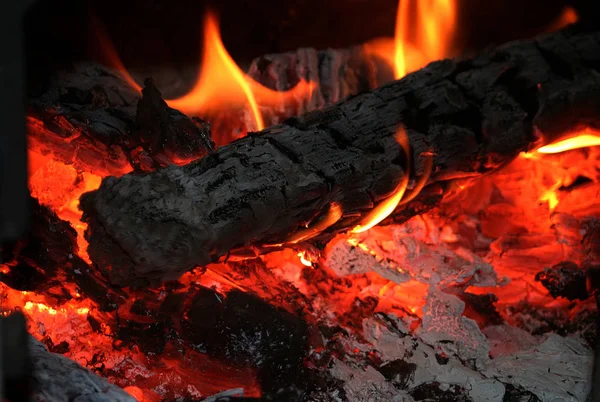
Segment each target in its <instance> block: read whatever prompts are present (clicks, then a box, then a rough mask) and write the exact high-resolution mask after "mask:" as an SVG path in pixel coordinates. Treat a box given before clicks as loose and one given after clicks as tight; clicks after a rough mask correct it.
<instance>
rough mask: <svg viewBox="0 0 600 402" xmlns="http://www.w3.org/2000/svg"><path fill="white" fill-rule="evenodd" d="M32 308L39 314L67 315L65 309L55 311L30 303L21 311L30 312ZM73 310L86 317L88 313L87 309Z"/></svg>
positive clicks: (45, 306) (41, 304)
mask: <svg viewBox="0 0 600 402" xmlns="http://www.w3.org/2000/svg"><path fill="white" fill-rule="evenodd" d="M34 308H35V309H36V310H37V311H38V312H40V313H48V314H50V315H56V314H57V313H61V314H63V315H66V314H68V309H66V308H61V309H59V310H56V309H54V308H52V307H49V306H47V305H46V304H44V303H34V302H31V301H28V302H26V303H25V305H24V306H23V309H24V310H26V311H32V310H33V309H34ZM73 310H74V311H75V312H76V313H77V314H79V315H86V314H87V313H89V312H90V309H89V308H88V307H79V308H74V309H73Z"/></svg>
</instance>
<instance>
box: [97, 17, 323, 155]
mask: <svg viewBox="0 0 600 402" xmlns="http://www.w3.org/2000/svg"><path fill="white" fill-rule="evenodd" d="M95 25H96V32H98V38H99V39H100V44H101V49H102V51H103V52H104V56H105V59H106V62H107V64H108V65H109V66H111V67H112V68H114V69H115V70H117V71H118V73H119V74H120V76H121V77H122V78H123V80H124V81H126V82H127V83H128V84H129V85H130V86H131V87H132V88H134V89H136V90H138V91H141V88H140V86H139V85H138V84H137V82H136V81H135V79H134V78H133V77H132V76H131V74H129V72H128V71H127V70H126V69H125V67H124V66H123V63H122V62H121V60H120V59H119V56H118V54H117V52H116V50H115V49H114V46H113V45H112V43H111V41H110V40H109V39H108V38H107V35H106V34H105V33H104V31H103V30H102V29H101V28H100V24H98V23H96V24H95ZM203 49H204V50H203V56H202V63H201V65H200V68H199V70H198V78H197V80H196V83H195V84H194V86H193V87H192V89H191V90H190V91H189V92H188V93H187V94H185V95H183V96H181V97H179V98H175V99H167V100H166V102H167V104H168V105H169V106H170V107H172V108H174V109H178V110H180V111H181V112H183V113H185V114H187V115H190V116H199V117H204V118H208V117H211V116H215V115H218V114H219V113H222V112H223V111H231V110H245V109H246V108H248V109H249V110H250V112H251V118H250V120H251V121H250V122H246V126H251V127H247V129H248V131H260V130H262V129H264V128H265V120H264V117H263V115H262V113H261V110H260V109H261V107H264V108H267V109H269V110H273V109H275V108H276V107H277V106H279V105H286V104H290V103H293V102H297V101H300V100H304V99H310V97H311V96H312V94H313V92H314V90H315V89H316V86H315V84H314V83H313V82H309V81H306V80H300V81H299V82H298V83H297V84H296V85H295V86H294V87H293V88H290V89H288V90H286V91H276V90H272V89H269V88H267V87H265V86H263V85H261V84H259V83H258V82H256V81H254V80H253V79H251V78H250V77H248V76H247V75H246V74H245V73H244V72H243V71H242V70H241V69H240V67H239V66H238V65H237V64H236V63H235V61H234V60H233V58H232V57H231V55H230V54H229V53H228V52H227V49H226V48H225V45H224V44H223V41H222V40H221V35H220V33H219V21H218V18H217V16H216V14H214V13H212V12H208V13H207V15H206V18H205V21H204V40H203ZM213 136H214V137H215V138H214V140H215V142H216V143H217V145H225V144H226V143H228V142H229V141H230V140H231V139H232V138H231V135H225V134H221V133H214V132H213ZM186 162H189V161H186Z"/></svg>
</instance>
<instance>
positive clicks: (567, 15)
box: [544, 6, 579, 32]
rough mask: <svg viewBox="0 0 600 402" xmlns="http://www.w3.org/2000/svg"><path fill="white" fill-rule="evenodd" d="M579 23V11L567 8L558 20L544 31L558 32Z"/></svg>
mask: <svg viewBox="0 0 600 402" xmlns="http://www.w3.org/2000/svg"><path fill="white" fill-rule="evenodd" d="M577 21H579V15H578V14H577V11H575V9H573V7H571V6H566V7H565V8H564V9H563V10H562V12H561V13H560V15H559V16H558V17H556V19H555V20H554V21H553V22H552V23H550V25H548V27H547V28H546V29H545V30H544V31H546V32H552V31H558V30H560V29H562V28H564V27H566V26H567V25H571V24H574V23H576V22H577Z"/></svg>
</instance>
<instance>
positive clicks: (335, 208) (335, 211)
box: [288, 202, 344, 244]
mask: <svg viewBox="0 0 600 402" xmlns="http://www.w3.org/2000/svg"><path fill="white" fill-rule="evenodd" d="M343 213H344V211H343V209H342V206H341V205H340V204H338V203H336V202H332V203H331V205H330V206H329V211H328V212H327V215H326V216H325V218H323V219H321V220H319V221H318V222H316V223H315V224H314V225H312V226H309V227H307V228H305V229H302V230H299V231H297V232H296V233H294V234H293V235H292V236H291V237H290V239H288V242H289V243H292V244H296V243H300V242H301V241H303V240H306V239H309V238H311V237H313V236H315V235H316V234H318V233H319V232H322V231H323V230H325V229H327V228H328V227H329V226H331V225H333V224H334V223H336V222H337V221H339V220H340V218H341V217H342V215H343Z"/></svg>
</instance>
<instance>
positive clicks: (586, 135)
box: [521, 128, 600, 211]
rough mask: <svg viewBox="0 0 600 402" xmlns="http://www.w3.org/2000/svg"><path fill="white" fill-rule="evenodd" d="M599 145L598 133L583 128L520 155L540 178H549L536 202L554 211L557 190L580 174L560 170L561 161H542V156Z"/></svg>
mask: <svg viewBox="0 0 600 402" xmlns="http://www.w3.org/2000/svg"><path fill="white" fill-rule="evenodd" d="M599 145H600V131H598V130H594V129H591V128H585V129H583V130H580V131H577V132H574V133H571V134H570V135H567V136H566V137H565V138H563V139H560V140H558V141H555V142H552V143H550V144H547V145H544V146H542V147H540V148H538V149H536V150H535V151H533V152H523V153H521V157H523V158H524V159H529V160H533V161H535V165H534V169H536V171H537V172H538V175H539V176H540V177H549V178H548V179H547V181H548V182H551V183H552V184H551V185H549V187H548V188H546V189H545V190H544V191H543V192H542V195H541V196H540V197H539V199H538V201H540V202H546V203H548V208H549V209H550V211H553V210H555V209H556V207H557V206H558V204H559V202H560V200H559V194H558V190H559V189H560V188H561V187H562V186H568V185H570V184H571V183H572V182H573V181H574V180H575V178H576V177H577V175H578V174H579V173H580V171H579V170H575V171H574V172H571V171H569V170H568V169H567V170H566V171H565V169H561V167H562V166H563V165H564V164H563V162H562V160H560V159H559V160H553V159H544V156H549V155H553V154H561V153H564V152H567V151H571V150H575V149H581V148H588V147H595V146H599ZM561 172H562V174H561ZM590 176H593V175H590Z"/></svg>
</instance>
